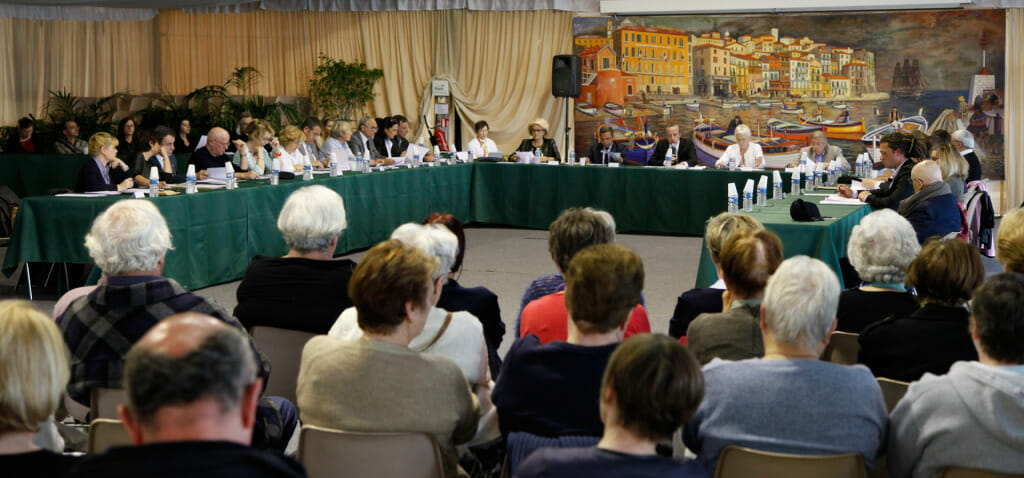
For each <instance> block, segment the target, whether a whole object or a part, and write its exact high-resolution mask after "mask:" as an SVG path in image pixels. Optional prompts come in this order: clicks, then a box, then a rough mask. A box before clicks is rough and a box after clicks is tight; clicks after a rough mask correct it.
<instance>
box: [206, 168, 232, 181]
mask: <svg viewBox="0 0 1024 478" xmlns="http://www.w3.org/2000/svg"><path fill="white" fill-rule="evenodd" d="M206 174H208V175H209V176H208V177H209V178H210V179H220V180H224V181H226V180H227V179H228V168H207V169H206ZM200 182H201V181H200Z"/></svg>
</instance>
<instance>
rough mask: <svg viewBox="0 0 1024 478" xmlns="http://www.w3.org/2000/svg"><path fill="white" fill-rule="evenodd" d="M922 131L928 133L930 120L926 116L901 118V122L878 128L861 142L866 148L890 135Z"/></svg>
mask: <svg viewBox="0 0 1024 478" xmlns="http://www.w3.org/2000/svg"><path fill="white" fill-rule="evenodd" d="M916 129H920V130H921V131H928V120H927V119H925V117H924V116H910V117H907V118H901V119H900V120H899V121H893V122H892V123H887V124H884V125H882V126H880V127H878V128H875V129H873V130H871V132H869V133H867V134H865V135H864V136H862V137H861V139H860V140H861V142H863V143H864V145H866V146H871V145H872V144H873V143H877V142H878V141H880V140H881V139H882V136H885V135H887V134H889V133H893V132H895V131H908V132H909V131H914V130H916Z"/></svg>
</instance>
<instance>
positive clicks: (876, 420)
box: [683, 256, 886, 475]
mask: <svg viewBox="0 0 1024 478" xmlns="http://www.w3.org/2000/svg"><path fill="white" fill-rule="evenodd" d="M838 302H839V280H838V279H836V276H835V273H833V272H832V270H831V269H829V268H828V266H826V265H825V264H824V263H823V262H821V261H819V260H817V259H811V258H809V257H807V256H796V257H793V258H791V259H788V260H786V261H784V262H783V263H782V265H780V266H779V268H778V269H777V270H776V271H775V274H773V275H772V276H771V278H770V279H768V286H767V287H766V288H765V294H764V301H763V302H762V303H761V311H760V316H761V317H760V327H761V334H762V338H763V340H764V352H765V353H764V357H763V358H760V359H748V360H742V361H738V362H731V361H724V360H720V359H714V360H712V361H711V362H710V363H708V364H707V365H705V366H704V380H705V395H704V401H703V403H701V406H700V409H699V410H698V411H697V414H696V415H694V417H693V418H692V419H691V420H690V422H689V423H687V424H686V426H685V427H684V429H683V441H684V443H685V444H686V446H687V448H689V449H690V450H692V451H694V452H695V453H697V460H698V461H700V462H701V463H702V464H703V465H704V467H705V468H707V469H708V473H709V474H711V475H713V474H714V472H715V466H716V464H717V462H718V456H719V454H721V452H722V450H723V449H724V448H725V447H727V446H729V445H739V446H743V447H748V448H753V449H757V450H763V451H770V452H779V453H793V454H805V455H831V454H840V453H851V452H852V453H860V454H861V455H863V456H864V462H865V463H866V464H867V466H868V467H869V468H870V467H871V464H872V462H874V460H875V456H877V454H878V450H879V447H881V446H882V445H883V444H884V443H885V434H886V410H885V403H884V402H883V400H882V392H881V390H880V389H879V388H878V384H877V383H876V382H875V377H873V376H872V375H871V371H869V370H868V369H867V368H866V367H864V366H863V365H853V366H845V365H838V364H834V363H830V362H825V361H822V360H819V357H820V356H821V353H822V351H823V350H824V349H825V346H826V345H828V341H829V336H830V335H831V333H832V332H833V331H834V330H835V329H836V319H835V317H836V306H837V304H838Z"/></svg>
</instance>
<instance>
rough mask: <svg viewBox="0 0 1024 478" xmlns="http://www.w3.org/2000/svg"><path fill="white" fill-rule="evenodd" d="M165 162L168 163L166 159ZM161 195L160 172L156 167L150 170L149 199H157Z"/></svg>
mask: <svg viewBox="0 0 1024 478" xmlns="http://www.w3.org/2000/svg"><path fill="white" fill-rule="evenodd" d="M164 161H167V160H166V159H165V160H164ZM159 195H160V172H159V171H157V169H156V166H152V167H150V168H149V197H151V198H155V197H157V196H159Z"/></svg>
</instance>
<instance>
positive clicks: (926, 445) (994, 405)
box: [887, 362, 1024, 478]
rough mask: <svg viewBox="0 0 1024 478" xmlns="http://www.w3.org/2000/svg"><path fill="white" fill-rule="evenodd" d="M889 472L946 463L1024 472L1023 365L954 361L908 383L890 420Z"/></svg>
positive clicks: (928, 471) (934, 470)
mask: <svg viewBox="0 0 1024 478" xmlns="http://www.w3.org/2000/svg"><path fill="white" fill-rule="evenodd" d="M889 433H890V436H889V453H888V458H887V459H888V464H889V473H890V475H891V476H892V477H893V478H902V477H909V476H912V477H914V478H924V477H938V476H941V475H942V469H943V468H945V467H947V466H961V467H967V468H982V469H987V470H993V471H998V472H1001V473H1010V474H1024V365H1017V366H1007V367H994V366H989V365H983V364H981V363H979V362H957V363H955V364H953V367H952V368H950V369H949V373H948V374H946V375H942V376H936V375H932V374H925V375H924V377H921V380H920V381H918V382H914V383H912V384H911V385H910V389H909V390H908V391H907V394H906V395H905V396H904V397H903V399H902V400H900V403H899V404H897V405H896V408H895V409H894V410H893V411H892V419H891V421H890V423H889Z"/></svg>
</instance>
